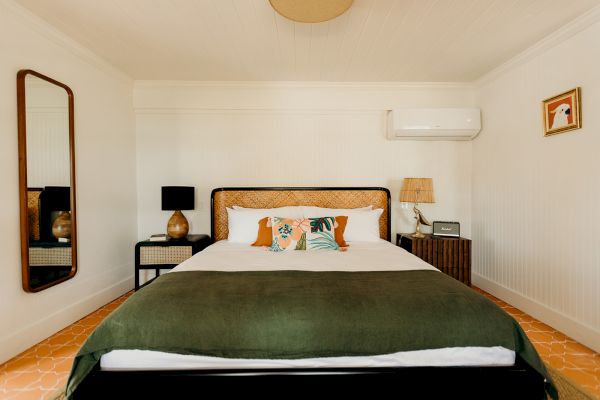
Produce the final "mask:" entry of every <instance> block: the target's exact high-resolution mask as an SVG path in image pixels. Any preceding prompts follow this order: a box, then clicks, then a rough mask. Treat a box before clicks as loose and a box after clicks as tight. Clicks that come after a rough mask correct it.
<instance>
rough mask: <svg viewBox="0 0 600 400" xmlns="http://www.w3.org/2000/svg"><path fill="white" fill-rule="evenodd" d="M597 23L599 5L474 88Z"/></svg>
mask: <svg viewBox="0 0 600 400" xmlns="http://www.w3.org/2000/svg"><path fill="white" fill-rule="evenodd" d="M598 21H600V5H599V6H596V7H594V8H592V9H591V10H589V11H587V12H586V13H584V14H582V15H580V16H579V17H577V18H575V19H574V20H573V21H571V22H569V23H568V24H566V25H564V26H563V27H561V28H560V29H558V30H556V31H555V32H554V33H552V34H550V35H549V36H546V37H545V38H543V39H542V40H540V41H539V42H537V43H536V44H534V45H533V46H530V47H528V48H527V49H526V50H524V51H522V52H521V53H519V54H517V55H516V56H515V57H513V58H511V59H510V60H508V61H506V62H505V63H503V64H501V65H499V66H498V67H496V68H494V69H492V70H491V71H489V72H487V73H485V74H484V75H483V76H481V77H480V78H479V79H477V80H475V81H473V85H474V87H476V88H479V87H482V86H484V85H486V84H487V83H489V82H490V81H493V80H494V79H496V78H498V77H500V76H501V75H503V74H505V73H506V72H508V71H510V70H512V69H513V68H516V67H518V66H519V65H522V64H524V63H526V62H527V61H529V60H531V59H533V58H535V57H537V56H539V55H540V54H542V53H544V52H545V51H547V50H548V49H550V48H552V47H554V46H556V45H557V44H559V43H562V42H564V41H565V40H567V39H569V38H571V37H573V36H575V35H576V34H578V33H579V32H581V31H583V30H584V29H586V28H588V27H590V26H591V25H593V24H595V23H597V22H598Z"/></svg>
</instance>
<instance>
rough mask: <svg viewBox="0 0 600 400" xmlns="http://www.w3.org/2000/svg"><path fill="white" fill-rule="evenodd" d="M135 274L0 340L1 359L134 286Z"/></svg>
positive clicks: (19, 351) (41, 338) (11, 355)
mask: <svg viewBox="0 0 600 400" xmlns="http://www.w3.org/2000/svg"><path fill="white" fill-rule="evenodd" d="M132 283H133V275H132V276H128V277H127V278H125V279H123V280H121V281H119V282H117V283H115V284H114V285H112V286H109V287H108V288H106V289H104V290H102V291H100V292H97V293H94V294H92V295H90V296H88V297H86V298H85V299H82V300H79V301H77V302H75V303H73V304H71V305H69V306H68V307H66V308H62V309H60V310H58V311H56V312H54V313H52V314H50V315H48V316H47V317H45V318H44V319H42V320H40V321H37V322H35V323H34V324H31V325H28V326H26V327H24V328H22V329H19V330H18V331H17V332H15V333H13V334H12V335H10V336H6V337H4V338H2V339H1V340H0V363H3V362H6V361H8V360H10V359H11V358H13V357H15V356H16V355H18V354H20V353H22V352H23V351H25V350H27V349H28V348H30V347H31V346H33V345H35V344H37V343H39V342H41V341H42V340H44V339H46V338H48V337H49V336H51V335H53V334H54V333H56V332H58V331H60V330H61V329H64V328H65V327H67V326H69V325H71V324H72V323H74V322H76V321H78V320H80V319H81V318H83V317H85V316H86V315H88V314H89V313H91V312H93V311H94V310H97V309H98V308H100V307H102V306H103V305H105V304H107V303H109V302H111V301H112V300H114V299H116V298H117V297H119V296H121V295H123V294H124V293H127V292H128V291H129V290H131V289H132Z"/></svg>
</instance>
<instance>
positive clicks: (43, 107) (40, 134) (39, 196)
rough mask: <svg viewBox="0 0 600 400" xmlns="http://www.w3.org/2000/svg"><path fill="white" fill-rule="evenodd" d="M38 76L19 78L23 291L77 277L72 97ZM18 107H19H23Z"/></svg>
mask: <svg viewBox="0 0 600 400" xmlns="http://www.w3.org/2000/svg"><path fill="white" fill-rule="evenodd" d="M36 75H39V74H36V73H33V72H32V71H29V73H25V74H21V73H20V78H24V82H22V84H23V89H24V93H23V94H24V106H25V109H24V110H21V109H19V114H20V115H19V116H20V119H19V122H20V124H22V122H23V121H22V120H23V117H24V123H25V129H24V132H21V128H22V127H21V126H20V127H19V128H20V139H24V141H25V146H24V147H25V154H26V156H25V160H26V161H25V165H26V171H25V175H26V176H25V181H26V202H27V206H26V214H27V219H26V226H25V227H23V226H22V230H25V231H26V232H27V235H26V238H27V254H26V255H25V254H24V255H23V256H24V257H23V261H24V264H25V265H24V268H26V270H24V271H23V279H24V282H23V287H24V288H25V290H27V291H38V290H42V289H45V288H47V287H50V286H52V285H53V284H56V283H58V282H61V281H63V280H66V279H68V278H70V277H72V276H73V275H74V274H75V262H74V261H75V257H74V251H73V250H74V243H75V240H74V231H75V230H74V218H73V213H74V210H73V208H74V207H72V204H71V199H72V194H71V191H72V187H71V186H72V185H71V181H72V177H71V175H72V174H71V170H72V168H71V162H72V160H71V146H72V137H71V134H70V124H71V123H72V122H71V121H72V120H71V116H70V112H72V106H70V105H71V104H72V103H71V101H72V96H71V95H70V93H69V92H70V91H69V92H67V89H68V88H65V87H63V86H64V85H63V86H59V85H62V84H59V83H58V82H55V81H52V80H48V79H49V78H46V77H43V76H42V75H39V76H36ZM21 100H22V99H21ZM19 103H20V104H19V105H20V107H19V108H22V107H21V106H22V103H23V102H22V101H20V102H19ZM22 111H24V116H23V115H21V112H22ZM23 133H24V134H23ZM22 181H23V180H22ZM22 183H23V182H22ZM22 219H23V218H22ZM22 236H24V235H23V234H22ZM25 259H27V261H26V262H25Z"/></svg>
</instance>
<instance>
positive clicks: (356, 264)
mask: <svg viewBox="0 0 600 400" xmlns="http://www.w3.org/2000/svg"><path fill="white" fill-rule="evenodd" d="M282 269H283V270H301V271H351V272H357V271H411V270H434V271H438V270H437V269H436V268H434V267H433V266H431V265H430V264H428V263H426V262H424V261H423V260H421V259H420V258H418V257H416V256H414V255H413V254H410V253H409V252H407V251H405V250H403V249H401V248H400V247H398V246H395V245H393V244H392V243H390V242H388V241H385V240H381V241H378V242H368V243H362V242H361V243H358V242H354V243H350V247H349V248H348V250H347V251H344V252H341V251H291V252H281V253H275V252H270V251H267V250H265V249H264V248H261V247H252V246H249V245H247V244H240V243H229V242H227V241H226V240H222V241H219V242H217V243H215V244H213V245H211V246H209V247H207V248H206V249H204V250H203V251H201V252H200V253H197V254H196V255H194V256H193V257H191V258H189V259H188V260H186V261H184V262H183V263H181V264H179V265H178V266H177V267H175V268H173V269H172V270H171V271H170V272H171V273H176V272H178V271H231V272H233V271H274V270H282ZM514 362H515V352H514V351H512V350H509V349H506V348H504V347H453V348H442V349H431V350H419V351H405V352H399V353H394V354H385V355H374V356H368V357H327V358H310V359H300V360H262V359H258V360H257V359H228V358H218V357H206V356H198V355H182V354H172V353H164V352H159V351H149V350H113V351H111V352H109V353H107V354H105V355H103V356H102V358H101V360H100V368H101V369H102V370H107V371H122V370H186V369H188V370H189V369H199V370H200V369H232V368H235V369H237V368H244V369H246V368H247V369H260V368H266V369H268V368H335V367H393V366H413V367H418V366H484V365H485V366H489V365H502V366H508V365H513V364H514Z"/></svg>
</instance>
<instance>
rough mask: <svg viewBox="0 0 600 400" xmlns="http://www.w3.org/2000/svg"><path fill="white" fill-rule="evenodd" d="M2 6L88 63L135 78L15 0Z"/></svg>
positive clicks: (115, 74)
mask: <svg viewBox="0 0 600 400" xmlns="http://www.w3.org/2000/svg"><path fill="white" fill-rule="evenodd" d="M2 6H3V7H6V8H7V9H8V10H10V11H11V12H12V13H13V14H15V16H16V17H17V18H20V19H21V20H22V21H23V22H24V23H26V24H28V25H29V26H30V27H31V28H32V29H33V30H35V31H36V32H38V33H39V34H41V35H42V36H43V37H44V38H46V39H48V40H51V41H52V42H54V43H56V44H57V45H59V46H61V47H63V48H65V49H67V50H69V51H71V53H73V54H74V55H76V56H77V57H79V58H80V59H82V60H83V61H85V62H87V63H88V64H91V65H93V66H94V67H96V68H98V69H99V70H101V71H103V72H105V73H107V74H109V75H111V76H113V77H115V78H118V79H119V80H121V81H124V82H131V81H132V80H133V79H132V78H131V77H130V76H129V75H127V74H126V73H125V72H123V71H121V70H120V69H118V68H116V67H115V66H114V65H112V64H111V63H109V62H108V61H106V60H105V59H104V58H102V57H100V56H98V55H97V54H96V53H94V52H93V51H92V50H90V49H88V48H87V47H85V46H83V45H81V44H80V43H79V42H76V41H75V40H73V39H71V38H70V37H69V36H67V35H66V34H64V33H63V32H61V31H60V30H58V29H57V28H55V27H53V26H52V25H50V24H49V23H48V22H46V21H44V20H43V19H42V18H40V17H38V16H37V15H35V14H33V13H32V12H31V11H29V10H27V9H26V8H24V7H23V6H21V5H19V4H17V3H15V2H14V1H13V0H3V1H2Z"/></svg>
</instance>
